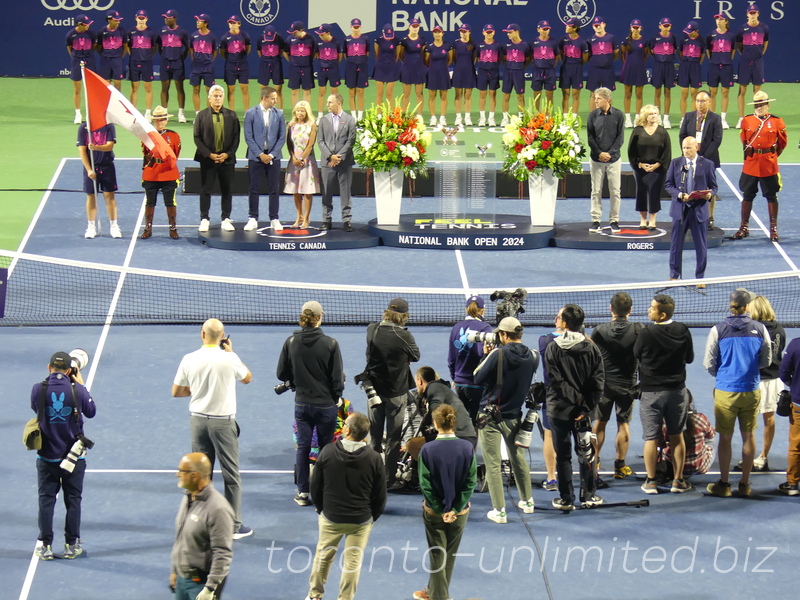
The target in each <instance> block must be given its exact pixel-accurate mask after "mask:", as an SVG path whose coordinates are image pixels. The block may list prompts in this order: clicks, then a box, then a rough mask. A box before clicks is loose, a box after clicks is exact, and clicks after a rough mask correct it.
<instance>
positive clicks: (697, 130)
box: [678, 90, 722, 231]
mask: <svg viewBox="0 0 800 600" xmlns="http://www.w3.org/2000/svg"><path fill="white" fill-rule="evenodd" d="M694 103H695V107H696V108H697V110H693V111H691V112H687V113H686V114H685V115H684V117H683V121H681V131H680V133H679V134H678V138H679V139H680V142H681V144H683V140H685V139H686V138H687V137H693V138H695V140H697V143H698V144H700V150H699V151H698V154H699V155H700V156H702V157H703V158H707V159H708V160H710V161H711V162H713V163H714V168H717V169H718V168H719V164H720V163H719V146H720V144H722V118H721V117H720V116H719V115H718V114H716V113H713V112H711V110H710V107H711V95H710V94H709V93H708V92H707V91H705V90H701V91H699V92H697V96H696V97H695V101H694ZM716 202H717V195H716V193H715V194H714V195H713V196H712V197H711V200H710V201H709V203H708V214H709V217H708V229H709V231H710V230H711V229H713V228H714V207H715V205H716Z"/></svg>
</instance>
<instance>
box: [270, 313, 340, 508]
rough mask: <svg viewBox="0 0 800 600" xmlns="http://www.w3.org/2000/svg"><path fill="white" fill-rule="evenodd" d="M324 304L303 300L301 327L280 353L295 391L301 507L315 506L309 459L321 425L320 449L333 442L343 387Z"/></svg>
mask: <svg viewBox="0 0 800 600" xmlns="http://www.w3.org/2000/svg"><path fill="white" fill-rule="evenodd" d="M324 314H325V313H324V312H323V311H322V305H321V304H320V303H319V302H316V301H314V300H311V301H309V302H306V303H305V304H303V308H302V312H301V314H300V319H299V323H300V327H302V329H298V330H297V331H295V332H294V333H293V334H292V335H291V336H289V337H288V338H287V339H286V341H285V342H284V343H283V348H282V349H281V355H280V358H278V368H277V374H278V379H280V380H281V381H284V382H291V387H293V388H294V390H295V397H294V402H295V404H294V418H295V420H296V422H297V452H296V454H295V464H294V472H295V479H296V483H297V495H295V497H294V501H295V502H297V504H299V505H300V506H311V499H310V498H309V494H308V492H309V486H308V480H309V461H308V452H309V450H311V438H312V435H313V433H314V428H315V427H316V428H317V441H318V444H319V449H320V452H322V449H323V448H324V447H325V446H326V445H327V444H330V443H331V442H332V441H333V434H334V431H335V430H336V417H337V415H338V412H339V409H338V402H339V398H340V397H341V395H342V392H343V391H344V372H343V371H342V353H341V351H340V350H339V343H338V342H337V341H336V340H335V339H333V338H332V337H329V336H327V335H325V334H324V333H323V332H322V329H321V328H320V325H321V324H322V315H324Z"/></svg>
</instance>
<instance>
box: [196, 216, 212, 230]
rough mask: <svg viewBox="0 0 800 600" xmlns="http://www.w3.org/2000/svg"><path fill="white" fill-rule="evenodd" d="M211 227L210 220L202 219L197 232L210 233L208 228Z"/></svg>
mask: <svg viewBox="0 0 800 600" xmlns="http://www.w3.org/2000/svg"><path fill="white" fill-rule="evenodd" d="M209 225H211V223H209V221H208V219H200V227H198V228H197V231H200V232H205V231H208V226H209Z"/></svg>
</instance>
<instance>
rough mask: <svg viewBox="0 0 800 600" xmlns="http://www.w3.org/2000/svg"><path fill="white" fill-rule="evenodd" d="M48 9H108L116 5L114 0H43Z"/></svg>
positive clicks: (43, 4)
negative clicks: (105, 1)
mask: <svg viewBox="0 0 800 600" xmlns="http://www.w3.org/2000/svg"><path fill="white" fill-rule="evenodd" d="M41 2H42V6H44V7H45V8H46V9H47V10H80V11H87V10H108V9H109V8H111V7H112V6H114V0H107V4H105V5H104V4H103V2H104V0H41Z"/></svg>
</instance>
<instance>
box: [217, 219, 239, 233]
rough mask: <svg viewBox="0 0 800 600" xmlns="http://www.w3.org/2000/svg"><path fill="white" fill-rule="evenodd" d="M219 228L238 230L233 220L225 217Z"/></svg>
mask: <svg viewBox="0 0 800 600" xmlns="http://www.w3.org/2000/svg"><path fill="white" fill-rule="evenodd" d="M219 228H220V229H222V231H236V227H234V226H233V221H231V220H230V219H223V220H222V223H220V225H219Z"/></svg>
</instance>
